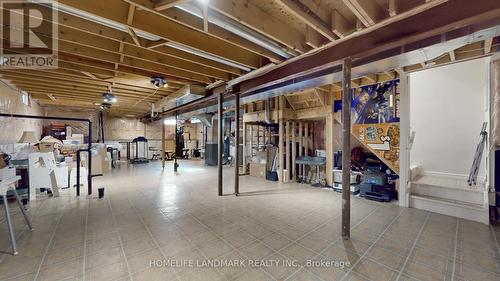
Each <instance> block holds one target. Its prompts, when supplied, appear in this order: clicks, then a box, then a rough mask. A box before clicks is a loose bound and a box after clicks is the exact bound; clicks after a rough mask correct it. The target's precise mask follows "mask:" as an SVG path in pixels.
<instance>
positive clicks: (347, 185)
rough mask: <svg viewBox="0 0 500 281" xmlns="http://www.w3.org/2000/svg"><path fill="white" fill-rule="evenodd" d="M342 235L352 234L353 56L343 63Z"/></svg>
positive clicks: (346, 236) (347, 237)
mask: <svg viewBox="0 0 500 281" xmlns="http://www.w3.org/2000/svg"><path fill="white" fill-rule="evenodd" d="M342 69H343V79H342V237H343V238H344V239H345V240H349V238H350V236H351V58H349V57H348V58H346V59H344V63H343V65H342Z"/></svg>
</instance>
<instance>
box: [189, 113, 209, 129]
mask: <svg viewBox="0 0 500 281" xmlns="http://www.w3.org/2000/svg"><path fill="white" fill-rule="evenodd" d="M193 117H194V118H196V119H198V120H200V122H201V123H202V124H203V125H205V126H207V127H212V119H213V115H212V114H208V113H202V114H198V115H194V116H193Z"/></svg>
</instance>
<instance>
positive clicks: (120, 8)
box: [59, 0, 261, 69]
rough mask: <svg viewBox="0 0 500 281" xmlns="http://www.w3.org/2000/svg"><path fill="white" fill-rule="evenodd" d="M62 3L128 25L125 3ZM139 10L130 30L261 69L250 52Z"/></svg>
mask: <svg viewBox="0 0 500 281" xmlns="http://www.w3.org/2000/svg"><path fill="white" fill-rule="evenodd" d="M211 2H212V1H211ZM59 3H60V4H63V5H66V6H69V7H72V8H75V9H79V10H81V11H85V12H88V13H91V14H94V15H96V16H100V17H103V18H106V19H109V20H112V21H114V22H116V23H118V24H122V25H127V19H126V17H127V14H128V4H126V3H124V2H123V1H122V0H106V1H81V0H60V1H59ZM134 4H135V2H134ZM136 6H137V5H136ZM140 8H141V10H139V9H136V12H135V15H134V22H133V24H132V25H127V26H128V27H129V28H134V29H137V30H142V31H144V32H148V33H150V34H153V35H156V36H158V37H159V38H161V39H165V40H169V41H173V42H176V43H178V44H182V45H186V46H191V47H192V48H194V49H198V50H200V51H204V52H207V53H209V54H212V55H216V56H219V57H222V58H225V59H227V60H229V61H232V62H236V63H239V64H241V65H244V66H246V67H249V68H252V69H253V68H259V67H260V66H261V58H260V57H259V56H257V55H255V54H253V53H251V52H249V51H247V50H244V49H242V48H239V47H237V46H235V45H233V44H229V43H227V42H222V41H220V40H218V39H216V38H214V37H212V36H210V35H207V34H204V33H200V32H198V31H195V30H193V29H190V28H188V27H186V26H184V25H181V24H178V23H176V22H173V21H171V20H168V19H166V18H164V17H162V16H159V15H157V14H154V13H151V12H149V11H145V10H143V8H147V7H142V6H140Z"/></svg>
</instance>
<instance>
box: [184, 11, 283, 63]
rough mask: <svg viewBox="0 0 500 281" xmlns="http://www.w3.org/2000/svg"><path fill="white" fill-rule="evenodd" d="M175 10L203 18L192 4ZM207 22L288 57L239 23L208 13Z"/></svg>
mask: <svg viewBox="0 0 500 281" xmlns="http://www.w3.org/2000/svg"><path fill="white" fill-rule="evenodd" d="M176 7H177V8H179V9H181V10H183V11H186V12H188V13H190V14H192V15H194V16H196V17H198V18H203V12H202V11H201V9H200V8H199V7H197V6H196V5H194V4H192V3H182V4H180V5H177V6H176ZM208 21H209V22H210V23H213V24H215V25H217V26H219V27H221V28H223V29H225V30H227V31H229V32H231V33H234V34H236V35H238V36H240V37H242V38H245V39H247V40H248V41H250V42H252V43H255V44H257V45H259V46H261V47H262V48H265V49H267V50H269V51H271V52H273V53H275V54H277V55H279V56H281V57H283V58H285V59H288V58H289V57H290V55H289V54H288V53H287V52H285V51H284V50H283V49H282V48H281V47H280V46H279V45H278V44H276V43H274V42H272V41H270V40H269V39H267V38H266V37H264V36H262V35H261V34H259V33H257V32H255V31H253V30H251V29H249V28H247V27H245V26H242V25H241V24H239V23H236V22H233V21H232V20H231V19H228V18H225V17H223V16H220V15H218V14H215V13H213V12H211V13H208Z"/></svg>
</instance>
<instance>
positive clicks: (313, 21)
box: [277, 0, 337, 43]
mask: <svg viewBox="0 0 500 281" xmlns="http://www.w3.org/2000/svg"><path fill="white" fill-rule="evenodd" d="M277 1H278V2H279V3H281V4H282V5H283V6H284V7H285V8H286V9H287V10H288V11H289V12H290V13H291V14H293V15H294V16H296V17H297V18H299V19H300V20H301V21H302V22H304V23H305V24H306V25H307V26H308V27H310V28H311V29H313V30H315V31H316V32H318V33H319V34H321V35H323V36H324V37H326V38H327V39H328V40H330V41H334V40H335V39H337V37H336V36H335V34H334V33H333V32H332V31H331V30H330V29H328V28H327V27H326V26H324V25H323V23H322V22H320V21H319V20H317V17H318V16H317V15H311V14H310V13H311V11H304V9H303V8H302V7H300V6H299V5H297V2H295V1H293V0H277ZM306 43H307V41H306Z"/></svg>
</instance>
